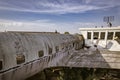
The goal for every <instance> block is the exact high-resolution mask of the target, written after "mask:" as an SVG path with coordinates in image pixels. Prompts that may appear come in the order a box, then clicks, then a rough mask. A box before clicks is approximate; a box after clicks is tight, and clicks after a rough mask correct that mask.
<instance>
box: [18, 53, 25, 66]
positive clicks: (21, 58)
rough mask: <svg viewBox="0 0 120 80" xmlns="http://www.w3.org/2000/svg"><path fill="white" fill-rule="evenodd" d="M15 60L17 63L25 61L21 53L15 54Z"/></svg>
mask: <svg viewBox="0 0 120 80" xmlns="http://www.w3.org/2000/svg"><path fill="white" fill-rule="evenodd" d="M16 60H17V64H21V63H24V62H25V56H24V55H23V54H17V57H16Z"/></svg>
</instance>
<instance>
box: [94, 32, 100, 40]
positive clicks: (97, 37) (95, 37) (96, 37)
mask: <svg viewBox="0 0 120 80" xmlns="http://www.w3.org/2000/svg"><path fill="white" fill-rule="evenodd" d="M95 33H98V34H97V36H96V34H95ZM99 34H100V33H99V32H93V39H94V40H96V39H99Z"/></svg>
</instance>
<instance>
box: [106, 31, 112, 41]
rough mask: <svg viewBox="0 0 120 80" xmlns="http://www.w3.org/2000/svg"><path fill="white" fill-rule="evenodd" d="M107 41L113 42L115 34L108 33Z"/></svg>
mask: <svg viewBox="0 0 120 80" xmlns="http://www.w3.org/2000/svg"><path fill="white" fill-rule="evenodd" d="M107 39H108V40H112V39H113V32H108V36H107Z"/></svg>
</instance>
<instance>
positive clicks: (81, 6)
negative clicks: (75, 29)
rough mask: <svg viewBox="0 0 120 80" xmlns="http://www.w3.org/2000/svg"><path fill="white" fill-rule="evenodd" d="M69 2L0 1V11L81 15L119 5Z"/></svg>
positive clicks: (109, 0)
mask: <svg viewBox="0 0 120 80" xmlns="http://www.w3.org/2000/svg"><path fill="white" fill-rule="evenodd" d="M57 1H58V0H57ZM70 1H71V0H68V2H65V0H62V1H58V2H53V1H51V2H50V1H48V0H45V1H44V0H40V1H39V0H36V1H32V0H30V1H29V2H28V1H26V0H24V1H16V0H15V1H14V2H7V1H6V2H5V1H2V2H1V1H0V9H3V10H12V11H23V12H35V13H55V14H66V13H83V12H86V11H90V10H99V9H105V8H109V7H114V6H118V5H120V4H119V2H120V1H119V0H84V1H83V2H77V0H75V1H76V3H72V2H70Z"/></svg>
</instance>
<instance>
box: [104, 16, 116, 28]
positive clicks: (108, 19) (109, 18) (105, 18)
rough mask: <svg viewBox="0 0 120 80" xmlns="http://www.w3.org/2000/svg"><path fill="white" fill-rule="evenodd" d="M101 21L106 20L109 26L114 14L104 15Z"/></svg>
mask: <svg viewBox="0 0 120 80" xmlns="http://www.w3.org/2000/svg"><path fill="white" fill-rule="evenodd" d="M103 21H104V22H107V24H108V26H109V27H112V23H111V22H112V21H114V16H105V17H104V18H103Z"/></svg>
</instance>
